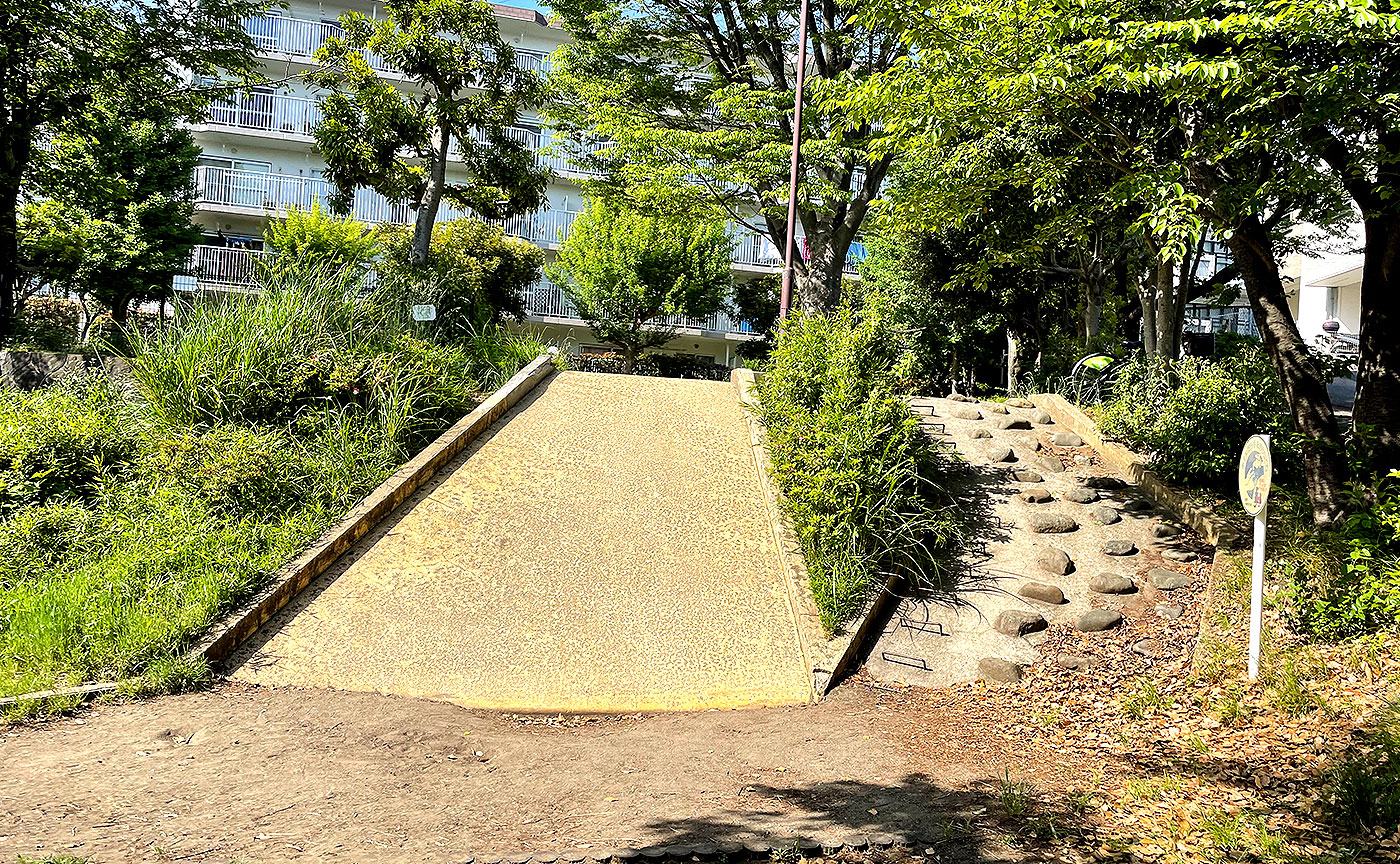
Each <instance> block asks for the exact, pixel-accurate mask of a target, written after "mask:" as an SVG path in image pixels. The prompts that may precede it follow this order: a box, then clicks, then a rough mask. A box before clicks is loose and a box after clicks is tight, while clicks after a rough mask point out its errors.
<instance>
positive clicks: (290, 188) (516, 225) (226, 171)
mask: <svg viewBox="0 0 1400 864" xmlns="http://www.w3.org/2000/svg"><path fill="white" fill-rule="evenodd" d="M194 182H195V194H196V201H197V203H199V204H201V205H204V206H206V207H208V206H210V205H213V206H217V207H230V208H236V209H240V210H252V211H257V212H259V213H274V214H282V213H285V212H286V211H287V209H288V208H289V207H297V208H299V209H302V210H309V209H310V208H311V205H312V203H313V202H315V201H320V202H322V203H324V202H326V201H328V200H329V198H330V195H331V193H332V192H334V191H335V190H334V187H333V186H332V185H331V184H330V183H328V182H326V181H325V180H322V179H320V178H316V177H300V176H296V177H294V176H289V175H284V174H264V173H261V172H258V171H243V170H239V169H234V168H219V167H216V166H210V165H201V166H200V167H198V168H196V169H195V178H194ZM350 215H351V216H352V217H354V218H355V219H356V220H358V221H360V222H367V223H370V224H379V223H384V222H387V223H390V224H393V225H411V224H412V223H413V220H414V218H415V211H414V209H413V207H412V206H411V205H410V204H409V203H408V202H406V201H390V200H388V199H386V198H385V197H383V196H382V195H379V194H377V193H375V192H372V191H370V190H368V189H359V190H357V191H356V192H355V195H354V198H353V199H352V201H351V208H350ZM471 215H472V214H470V213H468V212H467V211H465V210H463V209H461V208H460V207H454V206H451V205H449V204H445V203H444V204H443V205H442V206H441V207H440V208H439V209H438V219H440V220H443V221H447V220H450V219H461V218H464V217H469V216H471ZM576 218H578V213H576V212H574V211H572V210H545V211H542V212H539V213H531V214H528V215H525V216H515V217H512V218H510V219H497V220H487V221H490V222H492V224H495V225H498V226H500V228H501V230H503V231H504V232H505V233H506V234H507V235H509V236H511V237H519V238H521V239H522V240H528V241H530V242H531V243H535V244H538V245H540V246H547V247H552V246H557V245H558V244H559V243H560V242H561V241H563V240H566V239H568V236H569V233H570V232H571V231H572V230H573V226H574V220H575V219H576ZM736 232H740V239H739V242H738V244H737V245H736V246H735V248H734V252H733V255H732V259H733V261H734V263H735V264H738V265H741V266H749V267H758V268H763V269H775V268H778V267H781V266H782V259H781V257H780V256H779V255H778V250H777V248H776V247H774V246H773V244H772V243H770V242H768V241H767V239H766V238H765V237H764V236H763V235H761V234H757V233H754V232H751V231H747V230H743V229H736ZM861 251H863V250H860V249H859V245H858V244H857V246H856V248H853V250H852V255H851V256H849V257H848V258H847V260H846V268H845V269H846V271H847V272H854V271H855V267H856V261H857V258H858V257H864V256H863V255H861Z"/></svg>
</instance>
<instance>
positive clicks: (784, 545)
mask: <svg viewBox="0 0 1400 864" xmlns="http://www.w3.org/2000/svg"><path fill="white" fill-rule="evenodd" d="M730 380H731V381H733V382H734V389H735V391H736V392H737V393H738V395H739V401H740V403H741V404H742V405H743V406H744V415H745V417H747V419H748V423H749V442H750V444H751V445H752V446H753V456H754V462H755V464H756V465H757V467H758V477H759V485H760V486H761V487H762V489H763V498H764V501H765V502H766V503H767V505H768V521H769V525H770V527H771V528H772V530H773V540H774V541H775V542H776V543H777V546H778V562H779V566H780V567H781V568H782V570H783V572H784V573H785V574H786V576H787V579H786V580H785V581H786V582H787V589H788V599H789V601H790V602H791V603H792V611H793V618H794V619H795V621H796V624H797V635H798V639H799V640H800V641H801V643H802V655H803V659H804V660H806V662H807V665H808V668H810V669H811V670H812V693H813V701H820V700H821V698H822V697H823V696H825V695H826V693H827V691H829V690H830V689H831V687H832V685H833V684H834V683H835V682H836V681H837V679H839V678H840V676H841V675H842V674H843V673H844V672H846V671H847V670H848V669H849V668H850V666H851V664H852V663H854V662H855V660H856V658H857V655H858V653H859V651H860V646H861V645H862V644H864V641H865V637H866V636H867V635H868V634H869V632H870V627H871V626H872V623H873V621H874V620H875V618H876V617H877V616H878V614H879V613H880V612H881V611H882V610H883V609H884V604H885V602H886V601H887V599H888V598H889V597H891V596H893V591H894V588H895V584H894V580H891V581H890V583H888V584H886V585H885V586H884V590H883V591H881V592H880V594H879V595H877V596H876V597H875V598H874V599H873V600H872V601H871V603H870V605H869V606H868V607H867V608H866V610H865V612H864V613H863V614H862V615H861V617H860V620H859V621H858V622H856V624H855V626H854V627H851V628H847V629H846V630H844V631H842V632H841V633H839V634H837V635H835V636H827V634H826V628H825V627H823V626H822V623H821V614H820V613H819V612H818V611H817V603H816V600H815V598H813V596H812V580H811V578H810V577H809V576H808V575H807V562H806V560H805V559H804V558H803V556H802V545H801V543H799V542H798V539H797V534H796V533H795V532H794V531H793V529H792V524H791V523H790V522H789V521H788V518H787V516H786V515H785V514H784V513H783V508H782V501H783V493H782V490H781V489H779V488H778V487H777V485H776V484H774V483H773V478H772V475H771V474H770V473H769V467H770V465H771V459H770V458H769V456H768V446H767V444H766V443H765V440H766V439H765V435H764V429H763V422H762V421H761V420H759V419H758V416H757V414H755V413H754V409H756V408H757V407H758V396H757V394H756V393H754V385H755V384H757V383H758V376H757V374H756V373H755V372H754V371H753V370H752V369H735V370H734V372H733V373H732V374H731V375H730Z"/></svg>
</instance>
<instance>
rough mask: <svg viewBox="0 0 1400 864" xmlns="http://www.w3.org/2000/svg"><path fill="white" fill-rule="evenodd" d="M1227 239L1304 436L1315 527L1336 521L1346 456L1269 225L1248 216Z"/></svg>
mask: <svg viewBox="0 0 1400 864" xmlns="http://www.w3.org/2000/svg"><path fill="white" fill-rule="evenodd" d="M1229 243H1230V250H1231V251H1232V252H1234V254H1235V261H1236V262H1237V263H1238V264H1239V267H1240V275H1241V276H1242V277H1243V278H1244V286H1245V292H1246V294H1247V295H1248V296H1249V305H1250V307H1251V308H1252V309H1253V310H1254V320H1255V322H1256V323H1257V324H1258V325H1259V337H1260V339H1261V340H1262V341H1263V343H1264V350H1265V352H1266V353H1268V355H1269V359H1270V360H1272V361H1273V364H1274V371H1275V372H1276V373H1277V374H1278V377H1279V383H1280V384H1282V386H1283V395H1284V398H1285V399H1286V400H1287V401H1288V404H1289V406H1290V407H1291V408H1292V410H1293V421H1294V423H1295V424H1296V426H1297V428H1298V431H1299V432H1301V433H1302V434H1303V435H1304V437H1305V439H1306V440H1305V441H1304V442H1303V478H1304V482H1305V483H1306V485H1307V489H1308V498H1309V499H1310V500H1311V501H1312V510H1313V523H1314V524H1315V525H1317V526H1319V527H1327V526H1331V525H1334V524H1336V523H1337V522H1338V521H1339V520H1340V519H1341V517H1342V515H1343V495H1344V493H1345V491H1346V483H1347V461H1346V449H1345V443H1344V442H1343V440H1342V434H1341V430H1340V429H1339V428H1338V426H1337V418H1336V417H1335V416H1333V414H1332V403H1331V401H1330V400H1329V399H1328V398H1327V384H1326V382H1325V381H1324V380H1323V379H1322V369H1321V368H1320V367H1319V366H1318V364H1317V361H1316V359H1314V358H1313V357H1312V355H1310V354H1309V353H1308V349H1307V345H1306V343H1304V342H1303V337H1302V336H1301V335H1299V333H1298V325H1297V324H1296V323H1295V322H1294V320H1293V313H1292V312H1291V311H1289V309H1288V296H1287V294H1286V293H1285V291H1284V288H1283V280H1282V279H1281V278H1280V276H1279V268H1278V261H1277V259H1276V256H1275V254H1274V249H1273V242H1272V240H1271V238H1270V236H1269V231H1268V229H1267V228H1265V227H1264V225H1263V224H1261V223H1260V222H1259V220H1258V219H1256V218H1254V217H1250V218H1249V219H1247V220H1245V221H1244V224H1242V225H1239V226H1237V227H1236V230H1235V232H1234V234H1233V235H1231V237H1230V241H1229ZM1240 443H1241V444H1243V443H1244V442H1240Z"/></svg>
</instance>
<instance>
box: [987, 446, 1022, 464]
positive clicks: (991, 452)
mask: <svg viewBox="0 0 1400 864" xmlns="http://www.w3.org/2000/svg"><path fill="white" fill-rule="evenodd" d="M982 455H984V456H986V457H987V461H988V462H1011V461H1014V460H1015V458H1016V457H1015V455H1013V454H1012V452H1011V448H1010V447H1007V446H1006V445H1004V444H994V445H992V446H990V447H988V448H987V449H985V450H983V451H982Z"/></svg>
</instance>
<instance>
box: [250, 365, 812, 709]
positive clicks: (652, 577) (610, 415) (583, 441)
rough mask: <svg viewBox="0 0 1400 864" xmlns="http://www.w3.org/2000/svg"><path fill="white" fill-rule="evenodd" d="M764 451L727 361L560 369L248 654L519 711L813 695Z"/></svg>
mask: <svg viewBox="0 0 1400 864" xmlns="http://www.w3.org/2000/svg"><path fill="white" fill-rule="evenodd" d="M757 472H758V468H757V466H756V464H755V463H754V458H753V454H752V450H751V447H750V443H749V433H748V427H747V425H746V421H745V418H744V413H743V409H742V408H741V407H740V405H739V401H738V398H737V396H736V394H735V392H734V388H733V386H732V385H730V384H729V383H728V382H716V381H682V380H677V379H665V378H646V377H642V376H633V375H601V374H591V373H584V372H561V373H558V374H556V375H555V376H553V377H552V378H550V379H548V380H546V381H544V382H542V383H540V384H539V385H538V386H537V387H536V388H535V389H534V390H533V391H532V392H531V393H530V394H529V395H528V396H527V397H526V398H525V399H524V400H522V401H521V403H520V404H519V405H518V406H517V407H516V408H515V409H514V410H513V411H511V412H509V413H508V414H506V416H505V417H503V418H502V419H501V420H500V421H498V422H497V423H496V424H495V425H493V426H492V427H491V429H490V430H489V431H488V432H487V433H486V434H485V435H483V436H482V437H481V438H480V439H479V440H478V441H477V442H475V443H474V444H473V445H472V446H471V447H470V448H469V449H468V450H467V452H466V453H464V454H463V455H462V456H460V457H459V458H457V459H456V460H454V461H453V462H452V463H451V464H450V465H449V466H448V468H447V469H446V470H444V471H443V472H442V474H441V475H439V477H437V478H435V480H434V481H433V482H432V483H430V484H428V486H426V487H425V488H424V489H422V490H420V491H419V493H417V494H416V495H414V496H413V497H412V498H411V499H410V500H409V501H408V502H407V503H406V504H405V505H404V507H403V508H401V510H400V511H399V513H397V514H396V515H395V517H393V518H391V519H389V520H387V521H386V523H385V524H383V525H381V526H379V528H378V529H377V530H376V531H374V532H372V533H371V534H370V535H369V536H367V537H366V538H365V539H364V540H362V541H361V542H360V543H359V544H358V545H357V546H356V547H355V548H354V549H353V550H352V551H351V552H350V553H348V554H347V555H346V556H345V559H344V560H343V561H342V562H341V563H340V564H339V565H337V567H335V568H333V569H332V570H331V571H330V572H328V573H327V574H326V575H324V576H322V577H321V578H320V579H318V580H317V581H316V582H314V583H313V584H312V585H311V586H310V587H309V588H308V589H307V591H306V592H304V594H303V595H302V596H300V597H298V598H297V599H296V600H294V601H293V602H292V603H291V604H290V605H288V607H287V608H286V609H284V610H283V611H282V612H281V613H280V614H279V615H277V616H275V617H274V618H273V619H272V620H271V621H269V622H268V624H267V625H265V626H264V628H263V630H261V631H259V633H258V634H256V635H255V636H254V638H253V639H252V640H251V641H250V642H249V643H248V644H247V645H246V646H244V647H243V648H242V649H240V651H239V652H238V653H236V654H235V656H234V657H233V658H232V659H231V661H230V668H231V669H232V670H233V671H232V673H231V674H232V676H233V677H235V678H238V679H240V680H244V681H248V682H250V683H255V684H272V685H277V686H296V687H332V688H335V689H340V690H355V691H362V692H379V693H387V694H394V695H400V696H420V697H427V698H432V699H441V700H446V701H451V702H455V703H457V704H459V705H464V706H468V707H476V708H491V709H499V710H512V711H546V712H550V711H575V712H577V711H585V712H592V711H604V712H617V711H638V710H644V711H655V710H694V709H700V708H712V707H719V708H735V707H749V706H761V705H792V704H801V703H803V702H805V701H808V699H809V698H810V696H811V680H810V675H809V673H808V670H807V666H806V663H805V662H804V660H803V657H802V652H801V647H800V644H799V642H798V639H797V631H796V625H795V622H794V619H793V613H792V608H791V603H790V601H789V599H788V589H787V586H786V582H785V581H784V576H783V574H782V572H781V571H780V570H779V561H778V556H777V550H776V547H775V545H774V540H773V535H772V531H771V528H770V527H769V521H768V515H767V510H766V504H765V502H764V499H763V493H762V490H761V486H760V485H759V477H758V473H757Z"/></svg>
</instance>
